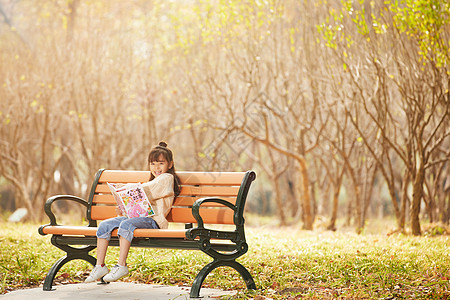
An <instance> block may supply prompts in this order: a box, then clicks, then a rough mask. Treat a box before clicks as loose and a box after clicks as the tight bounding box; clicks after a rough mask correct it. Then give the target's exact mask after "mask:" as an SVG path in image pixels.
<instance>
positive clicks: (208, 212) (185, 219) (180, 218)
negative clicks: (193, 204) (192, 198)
mask: <svg viewBox="0 0 450 300" xmlns="http://www.w3.org/2000/svg"><path fill="white" fill-rule="evenodd" d="M200 216H201V217H202V219H203V222H204V223H205V224H233V211H232V210H231V209H211V208H205V209H200ZM167 220H168V221H169V222H174V223H197V221H196V220H195V218H194V217H193V216H192V209H190V208H181V207H174V208H172V210H171V211H170V213H169V214H168V215H167Z"/></svg>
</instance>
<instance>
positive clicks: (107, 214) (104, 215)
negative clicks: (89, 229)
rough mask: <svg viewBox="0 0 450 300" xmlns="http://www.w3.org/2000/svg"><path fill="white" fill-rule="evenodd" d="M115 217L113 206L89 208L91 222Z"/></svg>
mask: <svg viewBox="0 0 450 300" xmlns="http://www.w3.org/2000/svg"><path fill="white" fill-rule="evenodd" d="M114 217H117V214H116V207H115V206H103V205H102V206H92V207H91V219H92V220H105V219H109V218H114Z"/></svg>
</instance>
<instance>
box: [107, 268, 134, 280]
mask: <svg viewBox="0 0 450 300" xmlns="http://www.w3.org/2000/svg"><path fill="white" fill-rule="evenodd" d="M128 273H129V272H128V267H127V266H119V265H115V266H114V267H112V269H111V272H109V273H108V274H107V275H106V276H105V277H103V280H104V281H106V282H112V281H116V280H117V279H119V278H121V277H123V276H125V275H128Z"/></svg>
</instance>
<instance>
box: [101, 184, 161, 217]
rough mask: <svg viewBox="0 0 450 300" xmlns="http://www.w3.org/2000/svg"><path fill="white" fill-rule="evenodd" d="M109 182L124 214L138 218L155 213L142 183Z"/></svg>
mask: <svg viewBox="0 0 450 300" xmlns="http://www.w3.org/2000/svg"><path fill="white" fill-rule="evenodd" d="M107 184H108V187H109V189H110V190H111V193H112V194H113V196H114V199H116V202H117V205H118V206H119V207H120V209H121V210H122V214H123V215H124V216H127V217H128V218H136V217H148V216H152V215H154V214H155V212H154V210H153V208H152V205H151V204H150V201H149V200H148V197H147V195H146V194H145V192H144V188H143V187H142V184H141V183H127V184H114V183H109V182H108V183H107Z"/></svg>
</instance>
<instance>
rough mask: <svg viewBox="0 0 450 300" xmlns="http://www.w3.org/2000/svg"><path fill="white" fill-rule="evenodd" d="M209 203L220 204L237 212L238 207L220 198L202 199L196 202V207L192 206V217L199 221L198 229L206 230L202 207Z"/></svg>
mask: <svg viewBox="0 0 450 300" xmlns="http://www.w3.org/2000/svg"><path fill="white" fill-rule="evenodd" d="M208 202H214V203H219V204H222V205H224V206H227V207H228V208H231V209H232V210H233V211H234V212H236V206H235V205H234V204H232V203H230V202H228V201H226V200H223V199H219V198H201V199H198V200H197V201H195V202H194V205H192V215H193V216H194V218H195V220H196V221H197V224H198V227H200V228H204V223H203V219H202V217H201V216H200V206H201V205H202V204H203V203H208Z"/></svg>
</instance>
